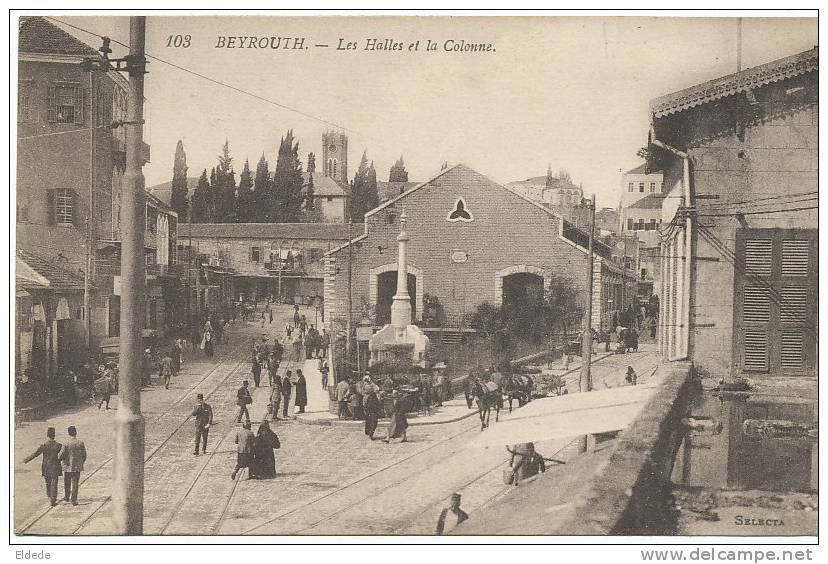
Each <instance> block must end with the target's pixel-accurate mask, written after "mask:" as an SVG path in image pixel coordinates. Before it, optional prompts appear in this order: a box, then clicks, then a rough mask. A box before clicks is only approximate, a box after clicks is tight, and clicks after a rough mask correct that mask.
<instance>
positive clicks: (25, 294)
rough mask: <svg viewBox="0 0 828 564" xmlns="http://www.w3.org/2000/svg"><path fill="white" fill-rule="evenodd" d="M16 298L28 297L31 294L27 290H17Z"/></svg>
mask: <svg viewBox="0 0 828 564" xmlns="http://www.w3.org/2000/svg"><path fill="white" fill-rule="evenodd" d="M14 297H15V298H28V297H31V294H30V293H29V292H27V291H26V290H17V291H16V292H15V294H14Z"/></svg>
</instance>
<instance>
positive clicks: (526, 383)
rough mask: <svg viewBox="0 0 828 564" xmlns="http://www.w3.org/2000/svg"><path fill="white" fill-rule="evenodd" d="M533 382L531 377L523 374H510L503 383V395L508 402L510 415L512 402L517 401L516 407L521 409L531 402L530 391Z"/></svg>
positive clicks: (533, 384) (533, 385)
mask: <svg viewBox="0 0 828 564" xmlns="http://www.w3.org/2000/svg"><path fill="white" fill-rule="evenodd" d="M534 387H535V382H534V380H532V378H531V376H527V375H525V374H512V375H510V376H507V377H506V378H505V379H504V381H503V393H504V394H505V395H506V398H507V399H508V400H509V413H512V402H513V401H514V400H517V401H518V407H523V406H524V405H526V404H527V403H529V402H530V401H532V389H533V388H534Z"/></svg>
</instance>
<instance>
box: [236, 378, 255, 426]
mask: <svg viewBox="0 0 828 564" xmlns="http://www.w3.org/2000/svg"><path fill="white" fill-rule="evenodd" d="M248 385H250V382H248V381H247V380H245V381H244V382H242V386H241V388H239V389H238V391H237V392H236V405H238V406H239V413H238V415H236V423H241V420H242V415H244V419H245V421H247V422H248V423H250V413H249V412H248V411H247V406H248V404H251V403H253V396H251V395H250V390H249V389H248V388H247V386H248Z"/></svg>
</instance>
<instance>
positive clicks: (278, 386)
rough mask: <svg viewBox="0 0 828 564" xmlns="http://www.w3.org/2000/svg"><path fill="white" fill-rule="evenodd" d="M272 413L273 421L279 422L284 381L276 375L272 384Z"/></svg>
mask: <svg viewBox="0 0 828 564" xmlns="http://www.w3.org/2000/svg"><path fill="white" fill-rule="evenodd" d="M270 387H271V389H270V412H271V415H272V419H273V421H278V420H279V407H280V406H281V405H282V381H281V380H280V379H279V376H278V375H276V376H275V377H274V378H273V380H271V382H270Z"/></svg>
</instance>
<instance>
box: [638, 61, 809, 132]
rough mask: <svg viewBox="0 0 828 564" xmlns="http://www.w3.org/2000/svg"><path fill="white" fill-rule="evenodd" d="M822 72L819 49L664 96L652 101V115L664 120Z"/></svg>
mask: <svg viewBox="0 0 828 564" xmlns="http://www.w3.org/2000/svg"><path fill="white" fill-rule="evenodd" d="M817 70H819V49H818V48H817V47H814V48H813V49H810V50H808V51H803V52H802V53H797V54H796V55H791V56H790V57H785V58H784V59H777V60H776V61H771V62H770V63H765V64H764V65H759V66H758V67H753V68H750V69H745V70H743V71H741V72H737V73H733V74H729V75H727V76H722V77H719V78H714V79H713V80H709V81H707V82H704V83H702V84H697V85H696V86H691V87H690V88H685V89H684V90H679V91H678V92H673V93H672V94H667V95H666V96H661V97H660V98H655V99H653V100H651V101H650V113H651V114H652V115H653V117H655V118H660V117H664V116H668V115H671V114H675V113H678V112H682V111H684V110H687V109H690V108H693V107H695V106H700V105H702V104H708V103H710V102H713V101H715V100H719V99H721V98H725V97H727V96H732V95H734V94H737V93H739V92H745V91H747V90H751V89H753V88H758V87H760V86H765V85H768V84H771V83H773V82H778V81H780V80H785V79H787V78H792V77H795V76H799V75H802V74H805V73H809V72H812V71H817Z"/></svg>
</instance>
